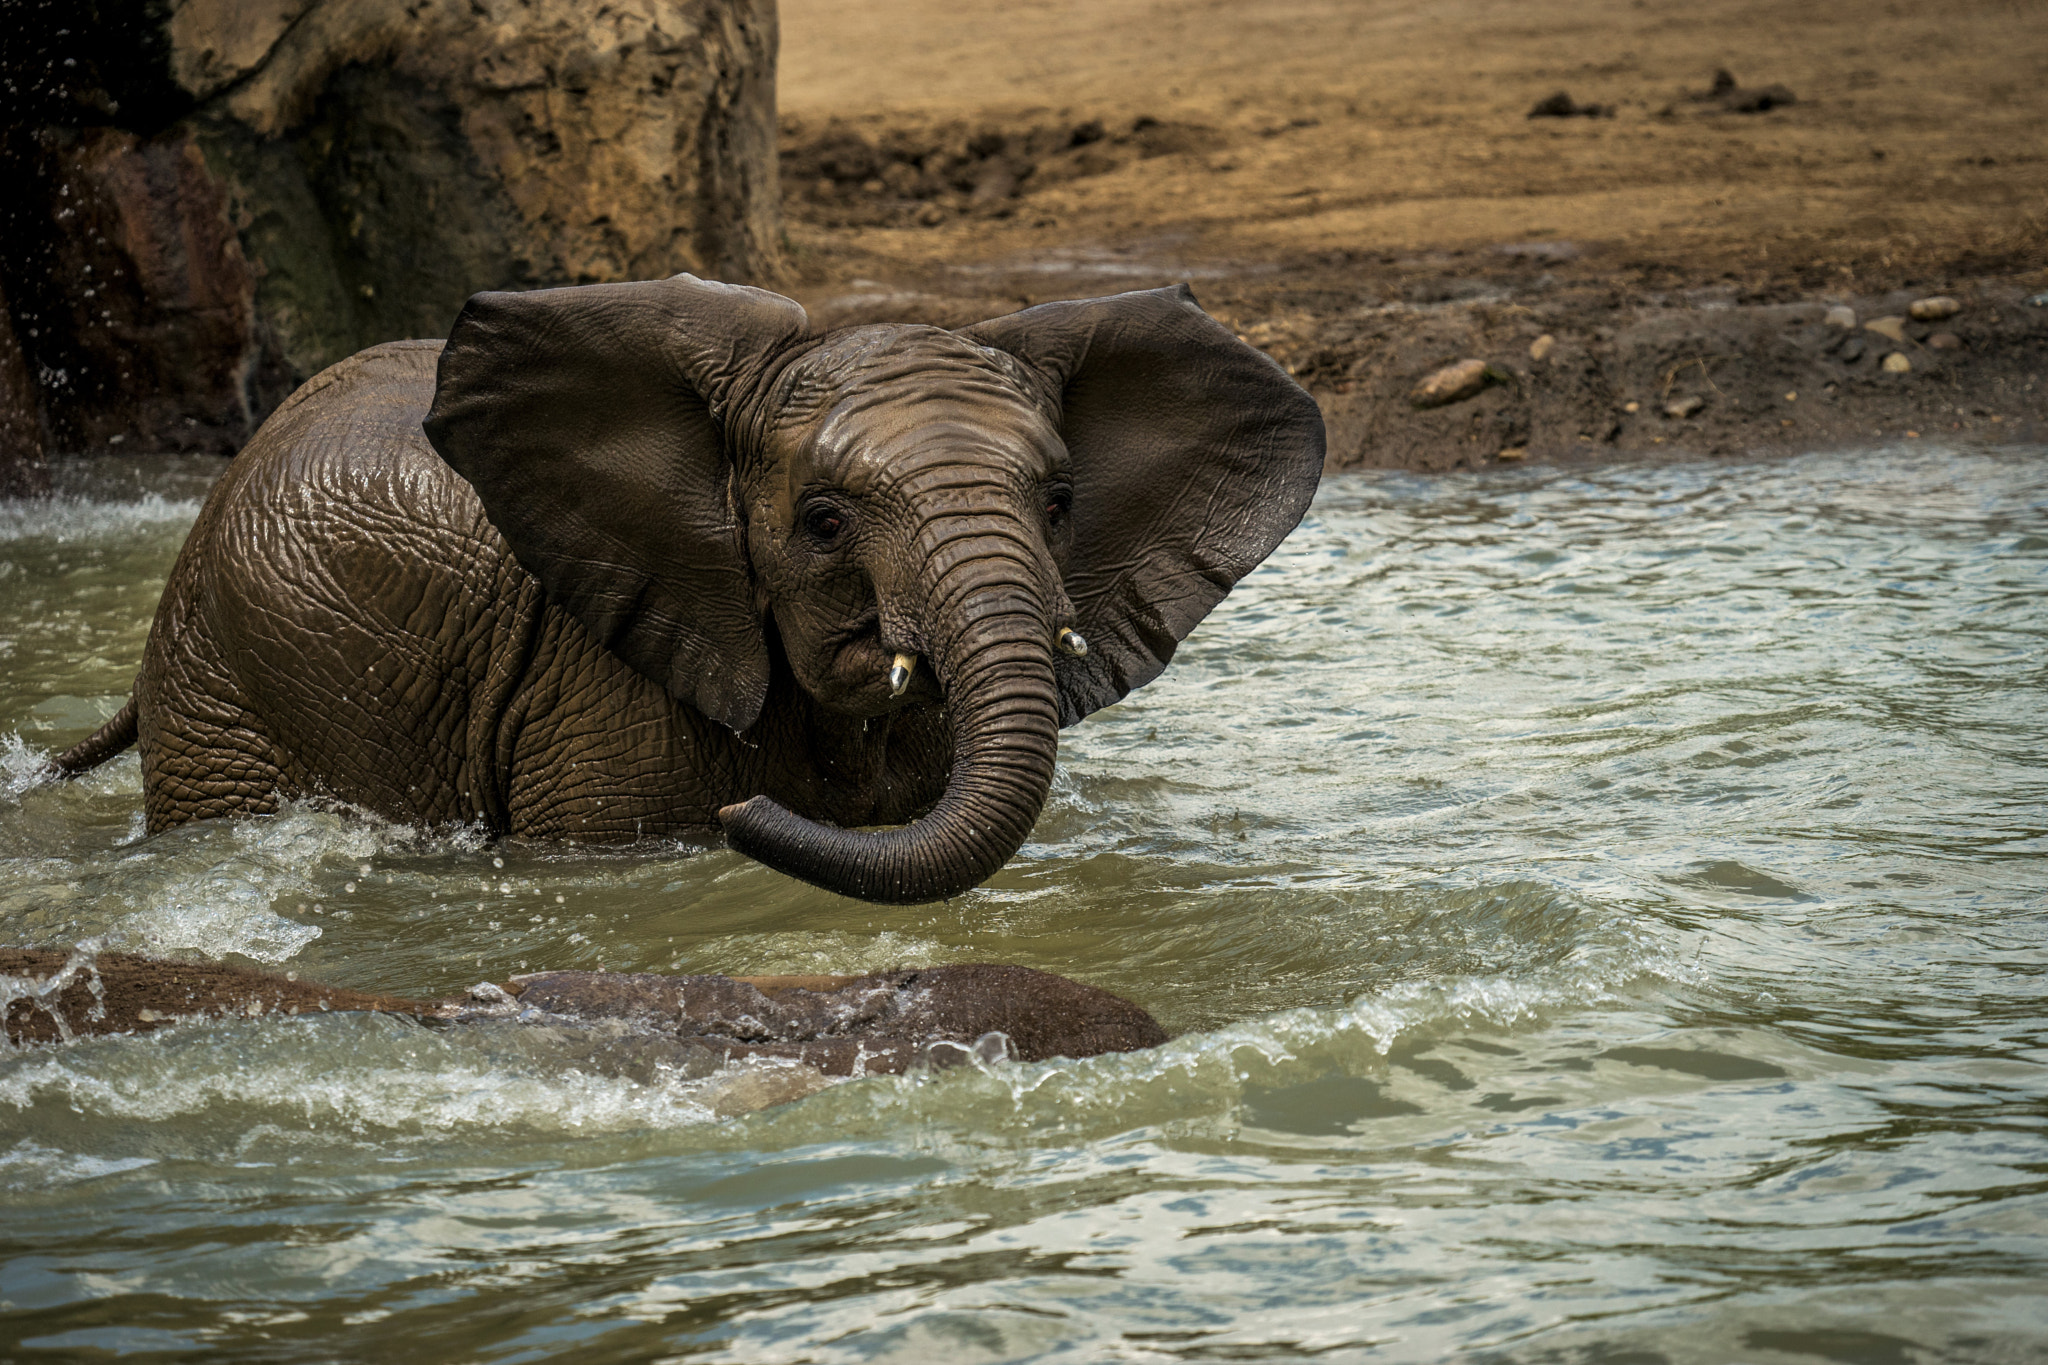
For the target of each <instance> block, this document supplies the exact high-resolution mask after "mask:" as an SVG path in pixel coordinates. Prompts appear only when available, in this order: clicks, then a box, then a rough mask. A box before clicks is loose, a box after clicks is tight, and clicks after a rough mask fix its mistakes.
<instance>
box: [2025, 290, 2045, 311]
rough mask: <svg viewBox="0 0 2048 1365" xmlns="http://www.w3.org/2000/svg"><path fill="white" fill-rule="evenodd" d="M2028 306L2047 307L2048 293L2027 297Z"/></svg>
mask: <svg viewBox="0 0 2048 1365" xmlns="http://www.w3.org/2000/svg"><path fill="white" fill-rule="evenodd" d="M2027 307H2029V308H2048V293H2040V294H2035V295H2033V296H2031V297H2030V298H2028V299H2027Z"/></svg>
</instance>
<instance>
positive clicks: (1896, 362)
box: [1884, 351, 1913, 374]
mask: <svg viewBox="0 0 2048 1365" xmlns="http://www.w3.org/2000/svg"><path fill="white" fill-rule="evenodd" d="M1884 372H1885V373H1886V374H1911V373H1912V372H1913V362H1912V361H1910V360H1908V359H1906V353H1905V352H1904V351H1893V352H1892V353H1891V354H1890V355H1888V356H1886V357H1885V358H1884Z"/></svg>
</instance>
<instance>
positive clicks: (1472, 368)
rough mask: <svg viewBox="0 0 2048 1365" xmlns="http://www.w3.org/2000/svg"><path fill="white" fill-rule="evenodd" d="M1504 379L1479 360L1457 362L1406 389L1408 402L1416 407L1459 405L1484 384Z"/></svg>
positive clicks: (1483, 386)
mask: <svg viewBox="0 0 2048 1365" xmlns="http://www.w3.org/2000/svg"><path fill="white" fill-rule="evenodd" d="M1505 377H1506V376H1504V375H1503V374H1501V372H1500V371H1499V370H1496V369H1494V368H1493V367H1492V366H1491V365H1488V364H1487V363H1486V362H1485V361H1483V360H1461V361H1459V362H1458V363H1457V364H1455V365H1446V366H1444V367H1443V368H1442V369H1441V370H1438V371H1437V372H1436V373H1435V374H1432V375H1431V376H1429V378H1427V379H1425V380H1423V381H1422V382H1421V383H1420V384H1417V385H1416V386H1415V387H1414V389H1412V390H1410V392H1409V394H1408V401H1409V402H1410V403H1412V404H1413V405H1414V406H1416V407H1418V408H1440V407H1443V406H1444V405H1446V404H1448V403H1461V402H1463V401H1464V400H1465V399H1467V398H1470V397H1472V395H1474V394H1476V393H1478V392H1479V391H1480V390H1481V389H1483V388H1485V387H1486V386H1487V385H1488V384H1492V383H1496V382H1498V381H1500V380H1501V379H1504V378H1505Z"/></svg>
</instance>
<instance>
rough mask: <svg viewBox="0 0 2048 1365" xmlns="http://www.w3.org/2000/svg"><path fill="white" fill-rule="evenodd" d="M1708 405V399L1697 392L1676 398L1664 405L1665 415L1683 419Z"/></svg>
mask: <svg viewBox="0 0 2048 1365" xmlns="http://www.w3.org/2000/svg"><path fill="white" fill-rule="evenodd" d="M1706 405H1707V400H1706V399H1704V398H1702V397H1700V396H1699V395H1698V394H1696V393H1689V394H1687V395H1686V396H1685V397H1683V398H1674V399H1672V400H1671V401H1670V402H1669V403H1666V404H1665V405H1664V415H1665V416H1666V417H1671V418H1676V419H1678V420H1679V421H1683V420H1685V419H1686V418H1688V417H1690V416H1692V415H1693V414H1694V413H1696V412H1698V411H1699V410H1700V409H1701V408H1703V407H1705V406H1706Z"/></svg>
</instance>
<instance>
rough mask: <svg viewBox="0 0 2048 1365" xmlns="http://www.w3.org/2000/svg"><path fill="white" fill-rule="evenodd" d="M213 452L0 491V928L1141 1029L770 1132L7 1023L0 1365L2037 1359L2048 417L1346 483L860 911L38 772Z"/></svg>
mask: <svg viewBox="0 0 2048 1365" xmlns="http://www.w3.org/2000/svg"><path fill="white" fill-rule="evenodd" d="M209 468H210V467H209V466H205V465H194V464H182V463H172V464H169V465H163V466H146V465H142V464H137V463H123V464H112V463H109V464H100V465H94V466H88V467H83V468H74V469H70V470H67V471H66V473H65V476H64V482H65V488H66V492H65V494H64V495H63V496H62V497H60V498H59V499H57V500H56V501H54V502H51V503H47V504H14V505H9V504H0V736H5V735H6V734H7V733H8V732H16V734H17V736H18V737H17V738H15V739H12V740H8V741H6V742H5V745H4V748H0V942H4V943H12V944H23V945H31V946H69V945H73V944H77V943H79V942H81V941H83V942H87V943H97V944H99V945H101V946H104V947H107V948H121V949H131V950H142V951H149V952H155V953H162V954H188V955H216V956H220V955H231V956H234V957H235V958H236V960H241V961H251V960H253V961H254V962H255V963H259V964H264V965H267V966H269V967H272V968H275V969H277V970H281V971H282V970H292V971H296V972H298V973H299V974H300V975H302V976H304V977H307V978H310V979H318V980H325V981H331V982H334V983H337V984H342V985H349V986H357V987H364V988H373V989H380V990H387V991H393V992H399V993H404V994H409V995H414V996H422V995H434V994H440V993H448V992H453V991H455V990H458V989H460V988H461V987H463V986H466V985H468V984H470V983H471V982H474V981H477V980H481V979H486V978H499V979H501V978H503V977H504V976H505V975H507V974H509V973H513V972H517V971H519V970H520V969H521V968H528V969H534V970H538V969H541V968H543V967H549V968H553V967H594V966H598V965H600V964H602V965H604V966H606V967H611V968H620V969H633V970H658V971H720V972H732V973H740V972H748V973H768V972H821V971H822V972H855V971H861V970H866V969H870V968H878V967H884V966H893V965H898V964H921V963H934V962H946V961H963V960H1002V961H1011V962H1018V963H1023V964H1026V965H1029V966H1034V967H1041V968H1046V969H1048V970H1052V971H1057V972H1062V973H1065V974H1068V975H1071V976H1075V977H1078V978H1080V979H1082V980H1086V981H1089V982H1093V983H1096V984H1099V985H1102V986H1105V987H1108V988H1109V989H1111V990H1114V991H1117V992H1119V993H1121V994H1124V995H1127V996H1129V997H1131V998H1132V999H1135V1000H1137V1001H1139V1002H1140V1003H1142V1004H1144V1005H1146V1006H1148V1007H1149V1008H1151V1009H1152V1010H1153V1011H1154V1012H1155V1013H1156V1014H1157V1015H1158V1016H1159V1017H1160V1019H1161V1020H1162V1022H1164V1023H1165V1024H1166V1025H1167V1026H1168V1028H1169V1029H1171V1030H1173V1031H1174V1032H1175V1033H1176V1034H1178V1035H1179V1036H1178V1037H1177V1038H1176V1040H1175V1041H1174V1042H1172V1043H1171V1044H1169V1045H1168V1046H1166V1047H1164V1048H1161V1049H1159V1050H1157V1051H1156V1052H1152V1053H1147V1054H1138V1055H1131V1056H1122V1057H1110V1058H1100V1059H1096V1060H1092V1061H1086V1062H1078V1063H1074V1062H1068V1063H1055V1064H1047V1065H1037V1066H1019V1065H1013V1064H998V1065H995V1066H991V1067H986V1068H982V1069H963V1070H958V1071H953V1072H947V1073H943V1074H942V1075H940V1076H937V1077H930V1076H926V1077H899V1078H886V1079H869V1080H862V1081H855V1082H848V1083H845V1084H841V1085H837V1086H834V1087H832V1088H830V1089H828V1090H826V1091H825V1092H823V1093H821V1094H818V1095H816V1096H813V1097H811V1098H809V1099H806V1100H803V1101H801V1102H799V1103H796V1104H791V1105H787V1106H783V1107H780V1108H773V1109H767V1110H762V1111H759V1112H745V1110H746V1105H745V1104H744V1102H742V1101H743V1100H744V1093H745V1092H744V1079H745V1078H744V1077H731V1076H724V1077H713V1078H710V1079H708V1080H706V1079H702V1078H699V1079H696V1080H686V1079H683V1078H681V1077H679V1076H678V1075H675V1074H673V1073H671V1072H668V1071H666V1070H664V1069H663V1067H662V1066H661V1065H659V1064H658V1063H651V1062H649V1061H648V1060H647V1059H646V1058H645V1057H644V1056H640V1055H636V1054H635V1053H634V1052H633V1051H632V1050H631V1049H630V1048H621V1047H598V1046H593V1044H592V1042H591V1040H590V1039H589V1038H587V1037H580V1036H577V1035H575V1034H570V1033H555V1032H549V1031H545V1030H540V1029H522V1028H520V1027H518V1026H516V1025H511V1024H497V1025H475V1026H470V1027H466V1028H460V1029H440V1030H433V1029H428V1028H425V1027H421V1026H419V1025H416V1024H411V1023H407V1022H402V1021H397V1020H393V1019H388V1018H378V1017H370V1016H332V1017H325V1018H320V1019H313V1018H298V1019H275V1018H273V1019H267V1020H251V1021H246V1022H239V1023H234V1024H223V1025H217V1026H209V1027H181V1028H176V1029H171V1030H167V1031H165V1032H161V1033H158V1034H155V1035H151V1036H148V1037H143V1038H127V1039H100V1040H91V1041H85V1042H80V1043H74V1044H71V1045H68V1046H62V1047H56V1048H43V1049H34V1050H25V1051H14V1052H0V1208H4V1216H0V1346H6V1347H8V1348H10V1353H11V1354H12V1355H14V1356H17V1357H18V1358H20V1359H23V1360H34V1359H40V1358H45V1354H44V1353H47V1357H48V1358H53V1359H54V1358H74V1359H96V1358H100V1356H101V1354H103V1353H104V1354H105V1355H109V1356H111V1355H119V1356H121V1357H122V1358H124V1359H132V1360H146V1359H149V1358H151V1357H152V1356H153V1355H161V1356H164V1357H172V1356H182V1357H186V1358H202V1357H203V1358H207V1359H216V1360H252V1361H253V1360H262V1361H289V1360H307V1361H313V1360H351V1361H353V1360H365V1361H370V1360H375V1361H420V1362H443V1361H470V1360H475V1361H515V1360H539V1359H549V1358H561V1359H574V1360H577V1361H589V1362H602V1361H642V1360H652V1359H687V1360H729V1361H739V1362H749V1363H750V1365H760V1363H763V1362H785V1361H788V1362H795V1361H852V1360H860V1361H872V1360H901V1361H919V1362H923V1361H942V1362H945V1365H969V1363H970V1362H980V1361H1007V1360H1036V1359H1069V1360H1075V1361H1098V1360H1125V1361H1173V1360H1189V1361H1206V1360H1257V1361H1271V1360H1288V1359H1294V1358H1297V1357H1300V1358H1307V1357H1314V1358H1316V1359H1319V1360H1354V1359H1365V1358H1368V1357H1369V1358H1371V1359H1373V1360H1376V1361H1378V1360H1389V1361H1435V1360H1441V1359H1446V1358H1450V1357H1453V1356H1456V1357H1460V1358H1470V1359H1478V1360H1496V1359H1497V1360H1518V1361H1532V1362H1535V1361H1558V1362H1589V1363H1590V1362H1605V1363H1606V1365H1617V1363H1618V1362H1623V1361H1629V1362H1640V1363H1641V1365H1652V1363H1653V1362H1660V1361H1672V1362H1683V1361H1728V1360H1736V1359H1740V1360H1745V1361H1754V1362H1760V1363H1764V1365H1767V1363H1768V1362H1778V1361H1815V1360H1824V1361H1872V1362H1900V1365H1905V1363H1906V1362H1918V1361H1932V1360H1937V1359H1938V1360H1944V1361H1976V1360H1983V1361H2007V1360H2012V1361H2017V1360H2023V1359H2035V1358H2039V1356H2040V1355H2042V1354H2043V1353H2048V1306H2044V1305H2048V1294H2044V1293H2043V1292H2042V1287H2043V1285H2044V1283H2048V1140H2044V1139H2048V1043H2044V1037H2043V1034H2044V1017H2043V1015H2044V1005H2048V761H2044V755H2048V452H2044V451H2042V450H2038V449H2036V450H2021V451H2013V450H2006V451H1988V450H1976V449H1967V448H1966V449H1942V450H1932V451H1930V450H1920V449H1910V448H1889V449H1883V450H1872V451H1865V452H1858V453H1853V454H1843V455H1825V456H1813V457H1809V458H1804V459H1798V460H1792V461H1788V462H1763V463H1714V464H1677V465H1664V466H1655V467H1622V468H1609V469H1604V470H1600V471H1597V472H1593V473H1583V472H1575V473H1561V472H1557V471H1546V470H1540V469H1532V470H1514V471H1504V472H1498V473H1487V474H1483V475H1464V476H1458V477H1449V478H1441V479H1422V478H1414V477H1399V476H1396V477H1375V476H1343V477H1338V478H1333V479H1331V480H1330V481H1328V482H1327V483H1326V484H1325V485H1324V488H1323V490H1322V493H1321V495H1320V497H1319V498H1318V500H1317V502H1316V505H1315V507H1314V510H1313V511H1312V513H1311V515H1310V519H1309V520H1308V521H1307V522H1306V523H1304V525H1303V526H1302V528H1301V529H1300V530H1299V531H1298V532H1296V533H1295V535H1294V536H1293V537H1292V538H1290V539H1289V540H1288V541H1287V542H1286V544H1285V545H1283V546H1282V547H1281V550H1280V551H1279V553H1278V554H1277V555H1275V557H1274V558H1273V560H1272V561H1270V562H1269V563H1268V564H1267V566H1266V567H1264V568H1263V569H1261V570H1260V571H1259V572H1258V573H1257V574H1255V575H1254V576H1253V577H1252V578H1250V579H1249V580H1247V581H1246V582H1245V583H1244V584H1243V585H1242V586H1241V587H1240V588H1239V589H1238V590H1237V592H1236V593H1234V594H1233V595H1232V596H1231V597H1230V598H1229V599H1228V600H1227V601H1226V602H1225V603H1224V604H1223V606H1222V607H1221V608H1219V609H1218V610H1217V612H1216V613H1215V615H1214V616H1213V617H1212V618H1211V619H1210V620H1209V622H1208V623H1207V624H1205V625H1204V626H1203V627H1202V628H1201V629H1200V630H1198V631H1197V632H1196V634H1195V636H1194V637H1193V638H1192V639H1191V640H1189V642H1188V643H1187V644H1186V645H1185V646H1184V647H1183V648H1182V650H1181V653H1180V656H1179V657H1178V658H1177V659H1176V661H1175V663H1174V665H1173V667H1172V668H1171V669H1170V670H1169V672H1168V674H1167V675H1166V677H1165V678H1163V679H1162V680H1161V681H1159V682H1158V683H1156V684H1154V685H1153V686H1151V687H1150V688H1147V689H1145V690H1144V691H1143V692H1141V693H1138V694H1137V695H1135V696H1134V697H1132V698H1131V700H1129V701H1128V702H1126V703H1124V704H1123V705H1121V706H1118V707H1115V708H1113V709H1111V710H1109V711H1107V712H1104V713H1102V714H1100V715H1099V716H1097V717H1095V718H1093V719H1091V720H1089V721H1088V722H1086V723H1085V724H1083V725H1082V726H1080V727H1078V728H1077V729H1075V730H1072V731H1069V732H1068V733H1067V734H1066V735H1065V736H1064V737H1063V739H1064V742H1063V751H1062V754H1061V759H1060V773H1059V776H1058V778H1057V781H1056V784H1055V788H1054V793H1053V797H1052V800H1051V802H1050V803H1049V805H1048V807H1047V809H1046V812H1045V815H1044V817H1043V818H1042V819H1041V820H1040V822H1039V825H1038V829H1037V831H1036V834H1035V836H1034V839H1033V841H1032V842H1031V843H1030V844H1028V845H1026V847H1025V849H1024V850H1023V852H1022V853H1021V854H1019V855H1018V857H1017V858H1016V859H1015V860H1014V861H1013V862H1012V863H1011V865H1010V866H1009V867H1008V868H1007V869H1005V870H1004V871H1003V872H1002V873H1001V874H999V875H998V876H997V877H996V878H995V879H994V880H993V881H992V882H991V883H990V884H989V885H988V886H986V887H984V888H982V889H981V890H979V891H977V892H975V893H973V894H972V895H969V896H965V897H962V898H961V899H959V900H956V901H954V902H952V903H951V904H948V905H942V906H935V907H912V908H894V907H878V906H870V905H864V904H860V903H857V902H852V901H845V900H840V899H836V898H834V897H832V896H829V895H827V894H825V893H823V892H819V891H815V890H812V889H809V888H807V887H803V886H800V885H797V884H795V883H792V882H789V881H787V880H785V879H783V878H781V877H778V876H777V875H775V874H773V873H771V872H768V871H767V870H765V869H763V868H761V867H759V866H758V865H755V864H752V863H749V862H747V861H745V860H743V859H741V858H739V857H737V856H736V855H733V854H729V853H725V852H722V851H718V852H703V851H697V850H691V849H685V848H679V847H675V846H655V847H643V848H638V849H634V850H629V851H609V852H587V851H586V852H578V851H574V850H570V849H565V848H557V847H544V846H519V845H490V844H487V843H485V842H484V841H483V840H481V839H480V838H478V837H476V836H475V835H474V833H471V832H465V831H460V830H457V831H440V832H435V833H418V832H414V831H410V830H405V829H399V828H393V827H389V826H385V825H382V824H378V823H375V822H372V821H367V820H363V819H357V818H351V817H348V816H345V815H341V814H336V813H332V812H326V811H319V810H312V809H297V810H292V811H290V812H288V813H287V814H285V815H282V816H280V817H277V818H275V819H269V820H263V821H255V822H249V823H236V824H226V823H223V824H214V825H210V826H206V827H201V828H189V829H183V830H178V831H175V832H173V833H171V834H168V835H165V836H163V837H159V838H155V839H145V838H143V837H141V815H140V788H139V779H138V774H137V768H136V765H135V759H134V757H133V755H132V754H131V755H128V756H125V757H123V758H122V759H120V760H118V761H117V762H115V763H113V764H110V765H108V766H107V767H105V768H103V769H100V770H99V771H98V772H96V773H94V774H93V775H91V776H90V777H88V778H87V779H85V780H83V781H80V782H77V783H72V784H58V783H52V782H50V781H49V780H47V778H46V777H44V776H43V775H42V770H41V766H40V764H41V758H40V756H41V755H43V754H45V753H47V752H49V751H52V750H54V749H56V748H59V747H61V746H63V745H65V744H68V743H70V742H72V741H73V740H75V739H77V738H79V737H80V736H82V735H83V734H85V733H86V732H87V731H88V730H89V729H90V728H91V727H92V725H93V724H95V723H96V722H97V720H98V719H99V718H100V717H102V716H105V715H108V714H111V713H112V711H113V710H114V708H115V707H117V706H118V705H119V703H120V701H121V700H122V699H123V697H125V695H126V692H127V686H128V681H129V679H130V678H131V677H132V675H133V672H134V669H135V666H136V663H137V660H138V659H139V657H140V654H141V648H142V642H143V639H144V636H145V633H146V631H147V628H148V621H149V616H150V612H151V611H152V609H153V607H154V605H155V601H156V594H157V592H158V590H159V589H160V587H161V584H162V580H163V577H164V575H165V573H166V571H167V570H168V568H169V565H170V561H171V558H172V556H173V555H174V554H175V552H176V549H177V546H178V544H179V541H180V539H181V538H182V536H183V533H184V530H185V528H186V526H187V525H188V524H189V522H190V520H191V518H192V517H193V515H194V514H195V513H196V511H197V507H198V502H197V499H198V498H199V497H201V496H203V491H204V484H205V477H206V474H207V472H208V469H209ZM736 1096H738V1097H739V1098H738V1099H737V1100H736V1098H735V1097H736Z"/></svg>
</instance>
